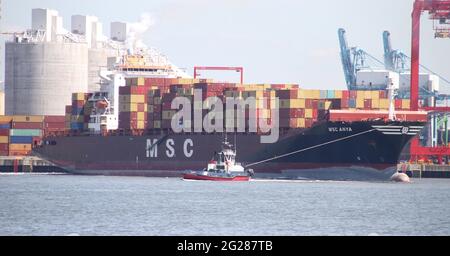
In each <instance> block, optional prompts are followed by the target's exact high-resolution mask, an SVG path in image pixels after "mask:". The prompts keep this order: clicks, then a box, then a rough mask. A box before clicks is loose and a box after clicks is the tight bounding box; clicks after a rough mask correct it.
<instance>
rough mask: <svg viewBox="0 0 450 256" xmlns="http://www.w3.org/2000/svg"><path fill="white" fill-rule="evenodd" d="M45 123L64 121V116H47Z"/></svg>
mask: <svg viewBox="0 0 450 256" xmlns="http://www.w3.org/2000/svg"><path fill="white" fill-rule="evenodd" d="M66 113H67V112H66ZM69 113H70V112H69ZM44 123H64V116H45V117H44Z"/></svg>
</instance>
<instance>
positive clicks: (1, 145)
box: [0, 143, 9, 151]
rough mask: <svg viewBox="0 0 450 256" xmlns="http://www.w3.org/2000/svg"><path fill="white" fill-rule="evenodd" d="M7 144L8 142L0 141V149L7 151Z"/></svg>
mask: <svg viewBox="0 0 450 256" xmlns="http://www.w3.org/2000/svg"><path fill="white" fill-rule="evenodd" d="M8 150H9V144H8V143H0V151H8Z"/></svg>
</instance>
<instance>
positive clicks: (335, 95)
mask: <svg viewBox="0 0 450 256" xmlns="http://www.w3.org/2000/svg"><path fill="white" fill-rule="evenodd" d="M334 98H335V99H342V91H334Z"/></svg>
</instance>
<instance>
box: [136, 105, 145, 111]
mask: <svg viewBox="0 0 450 256" xmlns="http://www.w3.org/2000/svg"><path fill="white" fill-rule="evenodd" d="M146 108H147V105H146V104H145V103H138V104H137V111H138V112H145V109H146Z"/></svg>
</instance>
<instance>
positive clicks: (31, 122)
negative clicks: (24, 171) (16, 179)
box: [9, 116, 44, 156]
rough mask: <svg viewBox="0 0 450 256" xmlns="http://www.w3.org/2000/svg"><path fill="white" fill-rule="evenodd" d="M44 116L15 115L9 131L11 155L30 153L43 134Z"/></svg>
mask: <svg viewBox="0 0 450 256" xmlns="http://www.w3.org/2000/svg"><path fill="white" fill-rule="evenodd" d="M43 123H44V116H13V117H12V122H11V129H10V131H9V136H10V137H9V143H10V144H9V155H11V156H24V155H28V154H29V153H30V151H31V149H32V146H33V145H36V144H38V143H39V142H40V141H41V139H42V135H43V132H42V130H43V128H44V127H43Z"/></svg>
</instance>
